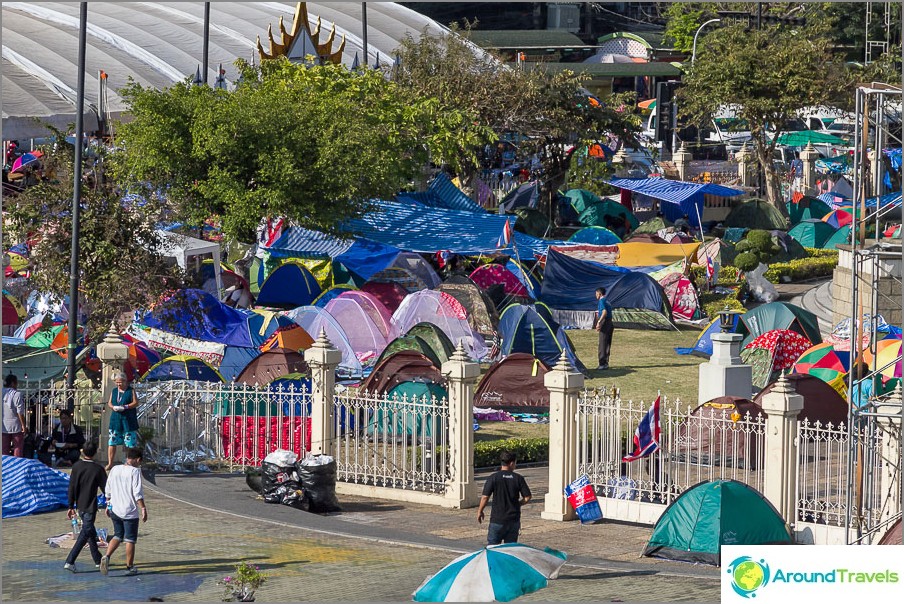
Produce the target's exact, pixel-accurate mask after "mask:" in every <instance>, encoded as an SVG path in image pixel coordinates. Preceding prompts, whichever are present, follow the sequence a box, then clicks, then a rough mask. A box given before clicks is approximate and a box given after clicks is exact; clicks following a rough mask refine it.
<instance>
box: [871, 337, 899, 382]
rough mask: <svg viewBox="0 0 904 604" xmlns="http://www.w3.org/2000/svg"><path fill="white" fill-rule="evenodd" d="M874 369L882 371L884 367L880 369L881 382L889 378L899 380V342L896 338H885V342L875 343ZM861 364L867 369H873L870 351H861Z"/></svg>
mask: <svg viewBox="0 0 904 604" xmlns="http://www.w3.org/2000/svg"><path fill="white" fill-rule="evenodd" d="M875 356H876V359H875V360H876V369H882V367H885V366H886V365H889V366H888V367H885V369H882V371H881V372H880V373H881V374H882V376H883V380H885V379H889V378H899V377H901V358H900V357H901V340H900V339H898V338H887V339H885V340H879V341H878V342H876V355H875ZM896 358H897V359H898V362H897V363H894V364H893V365H891V363H893V362H894V360H895V359H896ZM863 362H864V363H866V365H867V367H870V368H872V367H873V353H872V351H871V350H869V349H866V350H864V351H863Z"/></svg>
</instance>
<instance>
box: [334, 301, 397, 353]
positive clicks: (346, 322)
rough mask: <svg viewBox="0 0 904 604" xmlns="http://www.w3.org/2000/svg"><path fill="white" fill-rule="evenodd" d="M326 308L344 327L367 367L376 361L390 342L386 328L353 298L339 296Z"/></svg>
mask: <svg viewBox="0 0 904 604" xmlns="http://www.w3.org/2000/svg"><path fill="white" fill-rule="evenodd" d="M324 310H325V311H326V312H328V313H329V314H330V315H332V317H333V318H334V319H335V320H336V322H337V323H338V324H339V326H340V327H342V330H343V331H344V332H345V335H346V336H348V341H349V343H351V345H352V350H354V352H355V356H357V357H358V360H359V361H361V364H362V365H363V366H365V367H366V366H369V365H372V364H373V363H375V362H376V360H377V357H378V356H380V353H382V352H383V349H384V348H386V344H388V343H389V342H388V340H387V338H386V335H384V329H381V328H380V326H378V325H377V323H375V322H374V320H373V318H371V316H370V314H368V312H367V311H366V310H365V309H364V307H363V306H362V305H361V304H360V303H359V302H358V301H357V300H355V299H353V298H343V297H342V296H339V297H338V298H336V299H335V300H331V301H330V303H329V304H327V305H326V308H325V309H324Z"/></svg>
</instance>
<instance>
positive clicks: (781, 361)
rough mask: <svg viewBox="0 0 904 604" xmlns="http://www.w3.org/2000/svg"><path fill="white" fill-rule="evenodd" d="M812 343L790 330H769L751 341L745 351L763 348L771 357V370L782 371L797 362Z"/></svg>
mask: <svg viewBox="0 0 904 604" xmlns="http://www.w3.org/2000/svg"><path fill="white" fill-rule="evenodd" d="M811 346H813V343H812V342H811V341H810V340H809V339H807V338H806V337H804V336H802V335H800V334H799V333H797V332H796V331H791V330H790V329H770V330H769V331H767V332H765V333H763V334H760V335H758V336H757V337H756V338H754V339H753V341H751V342H750V343H749V344H747V346H745V347H744V348H745V349H748V348H763V349H765V350H768V351H769V354H770V355H771V356H772V370H773V371H784V370H785V369H788V368H789V367H791V366H792V365H794V361H795V360H797V359H798V358H799V357H800V355H802V354H803V353H804V352H805V351H806V350H807V349H808V348H810V347H811Z"/></svg>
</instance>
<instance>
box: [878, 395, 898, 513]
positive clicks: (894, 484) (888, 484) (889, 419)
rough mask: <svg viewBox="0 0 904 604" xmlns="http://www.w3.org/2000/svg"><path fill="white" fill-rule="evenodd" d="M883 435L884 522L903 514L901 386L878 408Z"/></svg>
mask: <svg viewBox="0 0 904 604" xmlns="http://www.w3.org/2000/svg"><path fill="white" fill-rule="evenodd" d="M876 413H878V414H880V415H879V417H878V418H877V420H878V422H879V430H880V433H881V435H882V476H881V492H882V493H883V495H884V496H885V497H887V500H886V502H885V505H884V506H883V507H882V520H883V521H884V520H889V519H891V518H892V517H893V516H895V515H896V514H898V513H900V512H901V504H902V501H901V482H900V481H901V386H900V385H898V386H897V387H896V388H895V391H894V393H893V394H892V396H891V397H890V398H888V399H886V400H885V401H883V402H882V403H881V404H878V405H877V406H876Z"/></svg>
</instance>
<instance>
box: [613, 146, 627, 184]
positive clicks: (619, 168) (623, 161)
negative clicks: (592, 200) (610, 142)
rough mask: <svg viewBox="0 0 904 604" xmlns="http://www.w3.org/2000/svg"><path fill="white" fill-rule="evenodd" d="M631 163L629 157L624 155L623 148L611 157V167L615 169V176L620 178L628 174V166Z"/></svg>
mask: <svg viewBox="0 0 904 604" xmlns="http://www.w3.org/2000/svg"><path fill="white" fill-rule="evenodd" d="M630 163H631V156H630V155H628V154H627V153H625V150H624V148H621V149H619V150H618V152H617V153H616V154H615V155H613V156H612V167H613V168H615V176H617V177H619V178H622V177H624V176H627V174H628V164H630Z"/></svg>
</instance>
